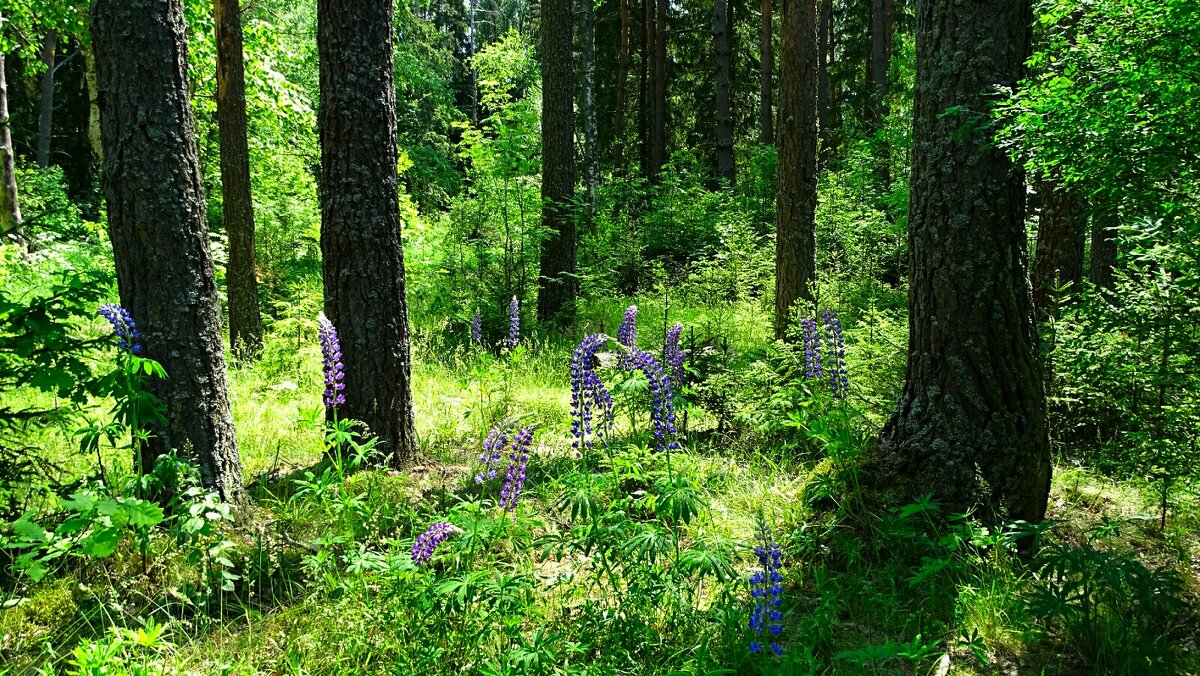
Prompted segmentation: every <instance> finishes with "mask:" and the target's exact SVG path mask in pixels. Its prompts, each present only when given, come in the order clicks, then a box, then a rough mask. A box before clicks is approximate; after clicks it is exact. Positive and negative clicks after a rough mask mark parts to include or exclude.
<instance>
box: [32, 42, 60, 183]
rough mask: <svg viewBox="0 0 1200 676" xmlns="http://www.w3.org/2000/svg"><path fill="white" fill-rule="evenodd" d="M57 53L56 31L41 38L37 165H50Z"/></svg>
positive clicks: (42, 166)
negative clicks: (41, 70) (43, 69)
mask: <svg viewBox="0 0 1200 676" xmlns="http://www.w3.org/2000/svg"><path fill="white" fill-rule="evenodd" d="M57 53H58V31H50V32H48V33H46V36H45V37H44V38H43V39H42V67H43V68H45V69H46V70H45V71H43V72H42V75H41V78H40V84H41V101H40V102H39V106H38V137H37V165H38V167H39V168H42V169H45V168H46V167H48V166H50V140H51V137H52V135H53V134H54V71H55V65H56V57H57Z"/></svg>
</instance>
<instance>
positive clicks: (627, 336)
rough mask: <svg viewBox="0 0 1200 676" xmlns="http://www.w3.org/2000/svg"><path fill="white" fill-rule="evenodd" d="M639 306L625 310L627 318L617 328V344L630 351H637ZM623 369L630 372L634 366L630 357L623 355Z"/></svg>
mask: <svg viewBox="0 0 1200 676" xmlns="http://www.w3.org/2000/svg"><path fill="white" fill-rule="evenodd" d="M637 312H638V309H637V306H636V305H630V306H629V307H627V308H625V316H624V317H623V318H622V319H621V325H620V326H619V327H617V342H618V343H620V344H621V345H624V346H625V347H627V348H629V349H630V350H636V349H637ZM620 363H621V368H622V369H626V370H628V369H629V368H630V367H631V366H632V362H631V361H630V359H629V355H628V354H627V353H626V354H622V355H621V361H620Z"/></svg>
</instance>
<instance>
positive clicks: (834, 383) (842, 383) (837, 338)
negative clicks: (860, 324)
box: [822, 310, 850, 399]
mask: <svg viewBox="0 0 1200 676" xmlns="http://www.w3.org/2000/svg"><path fill="white" fill-rule="evenodd" d="M822 317H823V319H824V320H825V351H826V354H828V355H829V356H828V370H827V373H828V376H829V386H830V389H831V390H833V396H835V397H837V398H839V399H845V398H846V395H847V394H849V393H850V379H849V378H848V377H847V374H846V341H845V337H844V336H843V335H842V323H841V322H840V321H839V320H838V316H837V313H836V312H834V311H832V310H826V311H825V312H824V314H823V315H822Z"/></svg>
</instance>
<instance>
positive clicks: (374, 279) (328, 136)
mask: <svg viewBox="0 0 1200 676" xmlns="http://www.w3.org/2000/svg"><path fill="white" fill-rule="evenodd" d="M392 35H393V33H392V3H391V2H390V0H386V1H384V2H371V3H364V2H355V1H354V0H318V2H317V53H318V57H319V62H320V87H321V100H320V106H319V108H318V113H317V126H318V128H319V130H320V137H321V181H320V189H321V257H322V268H323V273H324V280H325V314H326V316H328V317H329V320H330V321H331V322H332V323H333V325H334V326H335V327H336V328H337V330H338V333H339V335H340V338H341V347H342V363H343V364H344V365H345V373H346V381H345V382H346V389H345V391H344V393H343V394H345V397H346V403H345V404H344V405H342V406H341V407H340V408H339V411H338V415H339V416H341V417H343V418H352V419H355V420H360V421H362V422H364V423H366V425H367V427H369V428H370V430H371V432H372V433H373V434H374V435H375V436H376V437H378V438H379V441H380V444H381V447H382V449H383V451H384V453H386V454H388V455H389V456H390V460H391V464H392V466H393V467H396V468H400V467H404V466H406V465H407V464H408V463H410V462H411V461H412V460H413V458H414V457H415V456H416V452H417V440H416V435H415V434H414V432H413V407H412V390H411V381H412V375H411V373H412V371H411V369H412V366H411V357H410V351H409V329H408V306H407V299H406V297H405V278H404V248H403V245H402V243H401V240H400V228H401V223H400V212H399V177H398V176H397V174H396V161H397V158H398V154H397V149H396V88H395V83H394V80H393V65H392Z"/></svg>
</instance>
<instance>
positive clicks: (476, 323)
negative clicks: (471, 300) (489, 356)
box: [471, 308, 483, 345]
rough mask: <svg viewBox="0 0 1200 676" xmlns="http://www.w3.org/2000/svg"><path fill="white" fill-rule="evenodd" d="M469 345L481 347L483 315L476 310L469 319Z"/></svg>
mask: <svg viewBox="0 0 1200 676" xmlns="http://www.w3.org/2000/svg"><path fill="white" fill-rule="evenodd" d="M471 344H472V345H483V315H481V314H480V313H479V310H478V308H477V309H476V310H475V316H474V317H472V318H471Z"/></svg>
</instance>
